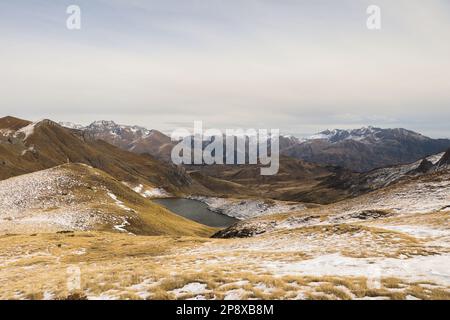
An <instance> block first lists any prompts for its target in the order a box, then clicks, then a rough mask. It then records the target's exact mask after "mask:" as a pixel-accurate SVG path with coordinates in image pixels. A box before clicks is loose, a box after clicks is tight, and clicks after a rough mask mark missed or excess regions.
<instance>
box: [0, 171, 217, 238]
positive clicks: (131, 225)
mask: <svg viewBox="0 0 450 320" xmlns="http://www.w3.org/2000/svg"><path fill="white" fill-rule="evenodd" d="M87 230H101V231H110V232H120V233H132V234H145V235H203V236H204V235H208V234H210V232H211V229H209V228H207V227H205V226H202V225H199V224H196V223H194V222H192V221H190V220H186V219H184V218H181V217H179V216H176V215H174V214H172V213H170V212H169V211H167V210H165V209H163V208H162V207H160V206H158V205H156V204H154V203H152V202H151V201H150V200H147V199H145V198H144V197H142V196H141V195H139V194H137V193H135V192H134V191H132V190H131V189H130V188H128V187H127V186H125V185H124V184H122V183H121V182H119V181H118V180H116V179H114V178H113V177H111V176H110V175H108V174H106V173H104V172H102V171H100V170H97V169H94V168H92V167H89V166H87V165H83V164H66V165H62V166H58V167H55V168H51V169H47V170H43V171H37V172H34V173H31V174H26V175H21V176H18V177H14V178H10V179H6V180H3V181H0V233H3V234H5V233H43V232H57V231H87Z"/></svg>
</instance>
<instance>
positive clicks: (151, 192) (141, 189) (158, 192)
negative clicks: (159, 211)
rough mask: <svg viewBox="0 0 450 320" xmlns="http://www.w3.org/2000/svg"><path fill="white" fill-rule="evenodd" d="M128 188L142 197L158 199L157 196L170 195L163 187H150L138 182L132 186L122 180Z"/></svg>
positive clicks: (168, 196) (166, 196) (164, 196)
mask: <svg viewBox="0 0 450 320" xmlns="http://www.w3.org/2000/svg"><path fill="white" fill-rule="evenodd" d="M122 183H123V184H124V185H126V186H127V187H128V188H130V189H132V190H133V191H134V192H136V193H138V194H140V195H141V196H142V197H144V198H149V199H158V198H170V197H171V196H172V195H171V194H170V193H169V192H167V191H166V190H164V189H163V188H151V187H145V186H144V185H143V184H138V185H137V186H133V185H132V184H131V183H128V182H125V181H124V182H122Z"/></svg>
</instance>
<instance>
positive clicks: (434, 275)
mask: <svg viewBox="0 0 450 320" xmlns="http://www.w3.org/2000/svg"><path fill="white" fill-rule="evenodd" d="M449 265H450V254H442V255H434V256H415V257H412V258H409V259H394V258H350V257H344V256H341V255H340V254H329V255H322V256H318V257H316V258H313V259H309V260H304V261H300V262H291V263H286V262H276V261H271V262H267V263H266V264H265V265H263V267H265V268H267V269H269V270H272V272H273V273H274V274H278V275H283V274H301V275H311V276H328V275H332V276H362V277H368V278H372V279H373V278H380V277H398V278H406V279H410V280H413V281H420V280H432V281H435V282H436V283H439V284H443V285H450V269H449V268H448V266H449Z"/></svg>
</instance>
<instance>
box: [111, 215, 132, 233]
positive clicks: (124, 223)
mask: <svg viewBox="0 0 450 320" xmlns="http://www.w3.org/2000/svg"><path fill="white" fill-rule="evenodd" d="M129 225H130V223H129V222H128V220H127V219H126V218H122V223H121V224H116V225H115V226H114V229H116V230H117V231H120V232H128V230H126V229H125V227H126V226H129ZM128 233H131V232H128Z"/></svg>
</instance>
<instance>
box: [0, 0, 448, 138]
mask: <svg viewBox="0 0 450 320" xmlns="http://www.w3.org/2000/svg"><path fill="white" fill-rule="evenodd" d="M69 5H78V6H79V7H80V9H81V29H80V30H69V29H67V27H66V20H67V18H68V17H69V15H68V14H67V13H66V9H67V7H68V6H69ZM369 5H377V6H379V7H380V8H381V29H380V30H369V29H368V28H367V26H366V20H367V18H368V14H367V12H366V10H367V7H368V6H369ZM449 40H450V1H448V0H427V1H422V0H396V1H392V0H370V1H366V0H340V1H336V0H310V1H302V0H165V1H162V0H159V1H152V0H147V1H144V0H142V1H141V0H128V1H125V0H109V1H107V0H69V1H66V0H59V1H55V0H34V1H31V0H29V1H23V0H17V1H6V0H0V116H3V115H13V116H17V117H21V118H26V119H29V120H39V119H43V118H50V119H52V120H56V121H71V122H75V123H80V124H88V123H90V122H92V121H94V120H100V119H104V120H114V121H116V122H117V123H121V124H136V125H142V126H145V127H147V128H154V129H159V130H162V131H164V132H167V133H169V132H170V131H171V130H173V129H176V128H179V127H188V128H191V127H192V126H193V122H194V121H195V120H201V121H203V123H204V126H205V127H210V128H212V127H214V128H220V129H225V128H245V129H247V128H256V129H263V128H266V129H280V130H281V132H283V133H286V134H294V135H298V136H302V135H308V134H312V133H315V132H319V131H322V130H325V129H333V128H343V129H348V128H358V127H362V126H369V125H372V126H378V127H386V128H393V127H403V128H408V129H411V130H415V131H418V132H421V133H423V134H426V135H428V136H431V137H443V138H444V137H446V138H450V129H449V128H450V126H449V123H450V121H449V120H450V41H449Z"/></svg>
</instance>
